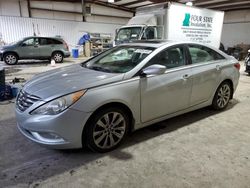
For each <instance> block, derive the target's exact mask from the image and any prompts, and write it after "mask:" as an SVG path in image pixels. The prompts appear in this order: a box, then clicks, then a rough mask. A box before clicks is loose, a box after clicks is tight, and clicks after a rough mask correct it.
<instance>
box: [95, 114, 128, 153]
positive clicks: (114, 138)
mask: <svg viewBox="0 0 250 188" xmlns="http://www.w3.org/2000/svg"><path fill="white" fill-rule="evenodd" d="M125 130H126V121H125V118H124V117H123V115H122V114H121V113H119V112H109V113H106V114H104V115H103V116H102V117H101V118H99V120H98V121H97V122H96V124H95V127H94V129H93V141H94V143H95V145H96V146H98V147H99V148H101V149H109V148H112V147H114V146H116V145H117V144H118V143H119V142H120V141H121V140H122V138H123V137H124V135H125Z"/></svg>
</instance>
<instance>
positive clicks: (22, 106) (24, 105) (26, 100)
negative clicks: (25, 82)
mask: <svg viewBox="0 0 250 188" xmlns="http://www.w3.org/2000/svg"><path fill="white" fill-rule="evenodd" d="M39 100H40V98H39V97H37V96H34V95H30V94H28V93H26V92H24V91H23V90H21V91H20V92H19V94H18V96H17V100H16V106H17V108H18V109H19V110H20V111H21V112H24V111H25V110H26V109H28V108H29V107H30V106H32V105H33V104H34V103H35V102H37V101H39Z"/></svg>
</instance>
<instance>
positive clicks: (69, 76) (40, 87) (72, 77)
mask: <svg viewBox="0 0 250 188" xmlns="http://www.w3.org/2000/svg"><path fill="white" fill-rule="evenodd" d="M123 76H124V74H114V73H105V72H100V71H95V70H90V69H87V68H83V67H82V66H81V65H80V64H77V65H71V66H68V67H64V68H59V69H55V70H52V71H47V72H45V73H41V74H38V75H36V76H34V77H33V78H32V79H31V80H30V81H28V82H27V83H26V84H25V85H24V87H23V90H24V91H25V92H27V93H28V94H31V95H34V96H37V97H40V98H41V99H42V100H45V101H47V100H51V99H53V98H56V97H59V96H62V95H65V94H68V93H72V92H75V91H79V90H81V89H88V88H92V87H96V86H100V85H104V84H109V83H113V82H117V81H121V80H122V79H123Z"/></svg>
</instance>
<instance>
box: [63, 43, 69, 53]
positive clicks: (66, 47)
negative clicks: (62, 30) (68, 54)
mask: <svg viewBox="0 0 250 188" xmlns="http://www.w3.org/2000/svg"><path fill="white" fill-rule="evenodd" d="M63 46H64V48H65V49H67V50H68V51H69V46H68V44H67V43H66V42H65V41H63Z"/></svg>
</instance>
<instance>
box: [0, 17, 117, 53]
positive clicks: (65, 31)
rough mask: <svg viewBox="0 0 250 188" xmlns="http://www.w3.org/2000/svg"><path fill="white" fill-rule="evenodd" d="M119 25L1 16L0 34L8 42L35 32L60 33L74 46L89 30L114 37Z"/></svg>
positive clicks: (48, 34) (42, 34) (39, 33)
mask: <svg viewBox="0 0 250 188" xmlns="http://www.w3.org/2000/svg"><path fill="white" fill-rule="evenodd" d="M119 27H121V25H120V24H106V23H90V22H76V21H74V22H72V21H65V20H64V21H60V20H50V19H37V18H21V17H12V16H0V34H1V36H2V38H3V40H4V41H5V42H6V43H10V42H13V41H16V40H18V39H20V38H22V37H27V36H32V35H33V34H34V32H35V33H36V34H37V35H40V36H56V35H60V36H62V38H63V39H64V40H65V41H66V42H67V43H68V44H69V46H70V48H72V47H74V46H75V45H76V44H77V42H78V40H79V39H80V37H81V36H82V35H83V34H85V33H87V32H88V33H97V32H98V33H105V34H111V35H112V37H114V35H115V30H116V29H117V28H119Z"/></svg>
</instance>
